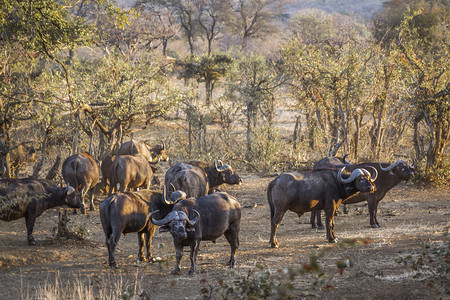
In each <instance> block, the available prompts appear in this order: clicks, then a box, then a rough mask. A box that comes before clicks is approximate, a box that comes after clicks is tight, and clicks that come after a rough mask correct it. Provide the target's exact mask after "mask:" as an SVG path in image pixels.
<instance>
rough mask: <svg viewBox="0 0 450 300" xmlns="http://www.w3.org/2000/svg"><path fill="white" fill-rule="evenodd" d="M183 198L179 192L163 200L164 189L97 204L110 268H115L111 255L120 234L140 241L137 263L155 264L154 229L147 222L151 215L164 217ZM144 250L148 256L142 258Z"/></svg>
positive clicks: (116, 196) (122, 195)
mask: <svg viewBox="0 0 450 300" xmlns="http://www.w3.org/2000/svg"><path fill="white" fill-rule="evenodd" d="M184 198H186V194H185V193H184V192H182V191H176V192H174V193H172V195H171V196H170V197H169V199H166V192H165V187H163V191H162V192H161V191H153V190H141V191H138V192H134V193H131V192H125V193H116V194H112V195H110V196H109V197H108V198H106V199H105V200H104V201H103V202H102V203H101V204H100V221H101V223H102V227H103V231H104V233H105V243H106V246H107V247H108V255H109V259H108V262H109V266H110V267H112V268H117V264H116V261H115V259H114V251H115V249H116V247H117V244H118V243H119V239H120V236H121V234H122V233H123V234H124V235H125V234H127V233H130V232H137V236H138V241H139V252H138V259H139V260H140V261H147V260H152V261H153V260H154V258H153V256H152V252H151V247H152V239H153V235H154V234H155V229H156V227H155V225H153V224H152V223H151V222H150V220H149V218H150V213H151V212H152V211H155V210H157V211H159V212H160V214H161V215H163V216H166V215H167V214H168V213H169V212H170V211H171V210H172V208H173V206H174V205H175V203H176V202H178V201H180V200H181V199H184ZM144 246H145V247H146V249H147V252H146V253H145V255H144Z"/></svg>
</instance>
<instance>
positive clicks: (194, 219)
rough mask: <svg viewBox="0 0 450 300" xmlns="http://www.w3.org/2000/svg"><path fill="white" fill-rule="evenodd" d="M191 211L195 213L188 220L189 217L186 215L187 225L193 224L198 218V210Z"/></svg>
mask: <svg viewBox="0 0 450 300" xmlns="http://www.w3.org/2000/svg"><path fill="white" fill-rule="evenodd" d="M192 211H193V212H194V213H195V214H196V216H195V218H193V219H192V220H189V218H188V217H187V216H186V222H187V223H188V224H189V225H191V226H194V225H195V223H197V221H198V218H200V213H199V212H198V211H196V210H195V209H193V210H192Z"/></svg>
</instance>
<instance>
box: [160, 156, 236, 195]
mask: <svg viewBox="0 0 450 300" xmlns="http://www.w3.org/2000/svg"><path fill="white" fill-rule="evenodd" d="M164 182H165V185H166V186H167V189H168V193H169V194H170V192H172V191H173V190H174V189H176V190H182V191H185V192H186V194H187V197H200V196H204V195H206V194H208V193H209V192H210V191H211V190H213V189H214V188H216V187H218V186H220V185H221V184H224V183H226V184H241V183H242V179H241V177H239V175H238V174H237V173H235V172H234V171H233V169H232V168H231V166H229V165H226V164H223V163H222V162H221V161H219V164H218V163H217V161H216V160H214V164H213V166H206V164H204V163H202V162H198V161H193V162H189V163H178V164H176V165H173V166H172V167H171V168H170V169H169V170H167V172H166V175H165V181H164Z"/></svg>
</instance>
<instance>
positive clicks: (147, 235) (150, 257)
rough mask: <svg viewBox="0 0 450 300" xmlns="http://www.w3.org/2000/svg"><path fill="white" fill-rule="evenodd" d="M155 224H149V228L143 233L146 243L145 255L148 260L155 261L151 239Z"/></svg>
mask: <svg viewBox="0 0 450 300" xmlns="http://www.w3.org/2000/svg"><path fill="white" fill-rule="evenodd" d="M155 231H156V226H150V228H149V230H148V231H147V232H146V233H145V243H146V245H147V253H146V257H147V259H148V260H150V261H152V262H155V261H156V259H155V258H154V257H153V255H152V240H153V236H154V235H155Z"/></svg>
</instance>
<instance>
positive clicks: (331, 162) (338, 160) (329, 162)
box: [310, 154, 352, 229]
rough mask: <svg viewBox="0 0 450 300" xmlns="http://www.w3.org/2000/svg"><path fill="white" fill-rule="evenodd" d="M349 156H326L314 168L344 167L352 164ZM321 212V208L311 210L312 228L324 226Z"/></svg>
mask: <svg viewBox="0 0 450 300" xmlns="http://www.w3.org/2000/svg"><path fill="white" fill-rule="evenodd" d="M347 156H348V154H345V155H344V156H343V157H336V156H328V157H324V158H322V159H321V160H319V161H318V162H316V163H315V164H314V166H313V170H318V169H327V168H330V167H332V166H334V167H340V168H342V167H343V166H344V165H351V164H352V163H351V162H349V161H347V159H346V158H347ZM344 210H345V203H344ZM320 214H321V210H316V211H312V212H311V219H310V223H311V227H312V228H318V229H323V228H324V227H323V224H322V219H321V216H320ZM316 219H317V225H316Z"/></svg>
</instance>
